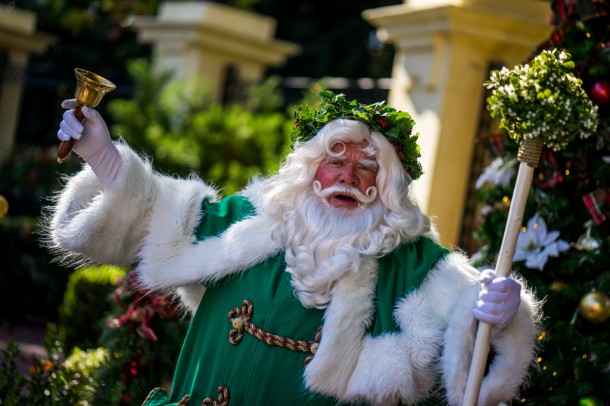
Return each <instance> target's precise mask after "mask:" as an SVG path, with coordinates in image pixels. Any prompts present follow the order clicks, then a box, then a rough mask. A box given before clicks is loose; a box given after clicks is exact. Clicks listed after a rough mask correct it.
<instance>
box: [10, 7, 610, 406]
mask: <svg viewBox="0 0 610 406" xmlns="http://www.w3.org/2000/svg"><path fill="white" fill-rule="evenodd" d="M609 13H610V5H609V2H608V1H594V0H588V1H584V0H583V1H579V0H561V1H559V0H514V1H511V2H500V1H492V0H452V1H450V0H410V1H409V0H406V1H404V2H403V1H396V0H394V1H390V0H386V1H383V0H376V1H373V0H358V1H347V0H336V1H333V2H330V1H321V0H310V1H305V0H292V1H281V0H235V1H187V2H185V1H171V0H167V1H158V0H152V1H143V0H121V1H106V0H99V1H86V0H75V1H69V2H68V1H63V0H19V1H6V0H0V235H1V236H2V237H1V239H0V241H1V242H0V323H2V325H1V326H0V328H1V330H0V332H1V334H2V336H0V347H1V348H2V359H1V360H2V363H1V364H0V399H3V400H4V402H5V403H4V404H19V405H21V404H36V405H39V404H76V403H78V402H81V403H80V404H102V405H106V404H132V403H134V402H135V403H141V401H142V400H143V396H145V395H146V393H147V392H148V391H149V390H150V389H151V388H153V387H155V386H160V385H164V386H169V382H171V374H172V372H173V365H174V362H175V357H176V356H177V353H178V351H179V348H180V343H181V340H182V337H183V334H184V331H185V329H186V325H187V321H186V320H185V319H184V318H183V317H182V316H180V315H179V312H178V311H177V310H176V306H175V303H173V302H172V301H171V299H169V298H165V297H158V296H154V295H152V294H147V292H141V291H139V290H138V289H137V287H135V286H134V281H133V280H132V279H131V278H130V275H131V274H130V273H129V269H120V268H116V267H110V266H88V267H81V268H78V269H76V270H75V269H70V268H66V267H61V266H59V265H58V264H57V263H55V262H53V260H52V259H53V258H52V254H51V253H49V252H48V251H47V250H46V249H44V248H42V247H41V241H40V239H41V232H40V230H41V224H42V218H43V207H44V206H45V205H48V204H49V202H50V199H51V198H52V196H53V194H54V192H55V191H57V190H58V189H59V188H60V185H61V183H62V178H63V177H64V176H68V175H70V174H72V173H74V172H75V171H77V170H78V169H79V168H80V167H81V164H82V163H81V161H80V159H79V158H78V157H77V156H76V155H74V154H72V155H71V156H70V157H69V158H68V159H66V160H65V161H64V162H63V163H61V164H59V163H57V161H56V157H57V146H58V141H57V138H56V132H57V129H58V126H59V122H60V121H61V114H62V112H63V110H62V109H61V106H60V104H61V101H62V100H64V99H67V98H73V97H74V91H75V88H76V78H75V76H74V68H84V69H87V70H90V71H93V72H95V73H97V74H99V75H102V76H103V77H105V78H107V79H108V80H111V81H112V82H113V83H114V84H116V90H114V91H112V92H110V93H108V94H107V95H106V96H105V97H104V99H103V100H102V102H101V103H100V105H99V106H98V107H97V108H98V110H100V112H101V113H102V114H103V116H104V118H105V119H106V121H107V123H108V125H109V127H110V128H111V134H112V136H113V137H114V138H116V139H118V138H123V139H125V140H126V141H127V142H128V143H129V144H130V145H132V146H133V147H134V149H136V150H138V151H141V152H143V153H145V154H147V155H149V156H150V157H152V158H153V160H154V165H155V167H156V168H157V169H158V170H160V171H162V172H164V173H168V174H171V175H177V176H186V175H188V174H190V173H192V172H195V173H197V174H198V175H199V176H201V177H202V178H203V179H206V180H209V181H212V182H214V183H215V184H217V185H218V186H219V187H221V188H222V190H223V191H224V193H225V194H230V193H233V192H236V191H238V190H239V189H240V188H241V187H243V186H244V185H245V183H246V182H247V181H248V179H249V178H250V177H251V176H253V175H255V174H259V173H262V174H266V173H270V172H273V171H275V170H276V169H277V168H278V165H279V163H280V162H281V159H282V157H283V156H284V155H285V154H286V152H287V151H288V148H289V145H288V139H289V134H290V130H291V128H292V126H293V111H294V107H295V106H296V105H297V104H300V103H309V104H312V105H317V103H318V102H319V98H318V96H317V94H318V92H319V91H320V90H322V89H331V90H333V91H335V92H338V93H345V94H346V95H347V96H348V98H356V99H358V100H359V101H361V102H363V103H373V102H376V101H379V100H387V101H388V102H389V104H390V105H392V106H393V107H396V108H398V109H401V110H406V111H409V112H410V113H411V114H412V115H413V117H414V119H415V121H416V123H417V125H416V129H417V131H418V132H419V133H420V138H419V144H420V146H421V153H422V164H423V168H424V172H425V174H424V175H423V176H422V178H421V179H420V180H418V181H417V182H416V183H415V185H414V193H415V195H416V197H417V200H418V201H419V203H420V205H421V206H422V208H423V210H424V211H425V212H426V213H428V214H429V215H432V216H433V217H434V218H435V221H436V223H437V226H438V228H439V231H440V233H441V237H442V242H443V244H444V245H447V246H451V247H460V248H461V249H463V250H465V251H466V252H467V253H468V254H470V255H472V256H474V258H475V259H476V260H477V261H478V263H479V264H490V263H493V261H494V259H495V256H496V254H497V251H498V249H499V246H500V242H501V239H502V233H503V228H504V224H505V220H506V214H507V211H508V207H509V205H510V198H511V190H512V185H513V184H514V177H515V171H514V167H513V170H512V171H511V164H510V162H513V161H514V159H515V156H516V146H515V145H514V142H512V141H511V140H509V139H507V137H506V135H505V134H504V133H503V132H502V131H500V130H498V123H497V121H496V120H494V119H492V118H491V117H490V115H489V112H488V111H487V107H486V98H487V97H488V96H489V94H488V93H487V91H486V89H485V87H484V86H483V83H484V82H485V81H486V80H487V79H488V78H489V75H490V72H491V71H493V70H495V69H500V68H501V67H503V66H506V67H509V68H510V67H513V66H515V65H516V64H520V63H527V62H528V61H530V60H531V59H532V58H533V57H535V56H536V55H537V54H539V53H540V52H541V51H542V50H545V49H554V48H561V49H566V50H568V51H569V52H570V53H571V54H572V56H573V58H574V60H575V62H576V68H575V70H574V72H575V74H576V75H577V76H578V77H579V78H580V79H581V80H582V81H583V88H584V89H585V91H586V92H587V94H588V95H589V96H590V98H591V100H592V101H593V102H594V103H595V104H596V105H597V106H598V107H599V109H600V113H601V117H602V120H601V123H600V126H599V128H598V135H597V136H596V137H591V138H589V139H587V140H579V141H577V142H575V143H574V144H573V145H571V146H570V147H568V149H567V150H566V151H562V152H553V151H545V152H544V153H543V157H542V160H541V164H540V167H539V168H538V170H537V174H536V179H535V182H534V186H533V190H532V192H531V194H530V199H529V201H528V206H527V209H526V217H525V219H526V221H527V220H529V219H531V218H536V219H537V220H536V221H537V222H536V223H535V224H533V225H532V227H530V228H529V233H528V229H527V227H526V224H524V230H523V231H524V233H523V234H524V235H527V236H529V237H531V234H532V233H533V230H542V229H544V234H540V232H537V234H536V235H534V237H533V239H532V240H531V241H533V243H531V244H530V245H529V246H528V248H527V252H525V253H524V254H523V255H524V256H525V258H533V257H534V256H536V258H538V260H537V261H536V264H537V266H536V267H531V266H528V265H527V264H528V263H530V262H528V261H526V260H523V261H515V264H514V267H515V270H516V271H518V272H520V273H521V274H522V275H523V276H524V277H525V278H526V279H527V280H528V281H530V284H531V285H532V287H533V288H534V289H536V291H537V293H538V295H539V297H540V298H544V299H545V300H546V303H545V320H544V327H545V328H544V331H543V333H542V334H541V336H540V337H538V341H539V343H540V348H541V353H540V358H539V359H538V360H537V361H536V366H535V368H533V369H532V378H531V380H530V382H528V384H527V385H526V386H525V387H524V388H523V392H522V394H521V396H520V398H519V399H516V400H515V404H531V405H534V404H536V405H541V404H553V405H556V404H561V405H574V404H579V405H593V406H598V405H608V404H610V403H609V400H608V399H610V345H608V343H609V342H610V337H609V336H608V335H609V334H608V333H609V328H608V327H609V324H610V322H609V321H608V318H610V299H609V298H608V293H609V292H610V259H608V257H609V256H608V255H607V253H608V252H609V250H608V247H609V245H610V240H609V236H610V228H609V226H608V222H606V216H607V215H610V193H609V192H608V191H609V190H610V185H609V183H610V169H609V167H610V147H609V142H610V136H609V130H608V111H609V108H610V107H609V106H610V75H609V71H610V37H609V26H610V19H609ZM593 138H594V139H593ZM497 159H500V161H501V162H503V163H504V164H503V165H502V166H501V167H498V165H497V164H496V165H495V166H494V165H493V163H494V162H496V163H497V162H498V161H497ZM536 214H537V215H538V216H537V217H535V215H536ZM547 231H548V232H547ZM558 241H563V242H565V243H566V244H567V246H568V247H569V248H566V249H563V250H561V251H560V252H559V251H558V252H553V251H552V249H551V250H550V251H549V247H555V246H553V245H552V244H554V243H557V242H558ZM562 246H563V245H562ZM540 264H542V268H541V269H540V266H539V265H540ZM13 342H17V343H20V345H19V348H17V347H15V346H13V344H12V343H13ZM66 382H68V384H66ZM11 402H12V403H11ZM53 402H55V403H53ZM82 402H84V403H82Z"/></svg>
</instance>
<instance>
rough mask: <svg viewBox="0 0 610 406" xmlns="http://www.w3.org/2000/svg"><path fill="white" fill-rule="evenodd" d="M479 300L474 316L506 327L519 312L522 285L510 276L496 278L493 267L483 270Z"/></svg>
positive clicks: (494, 324) (473, 311)
mask: <svg viewBox="0 0 610 406" xmlns="http://www.w3.org/2000/svg"><path fill="white" fill-rule="evenodd" d="M479 281H480V282H481V284H482V289H481V292H479V300H478V301H477V303H476V304H475V306H474V309H473V310H472V314H473V316H474V317H475V318H476V319H477V320H480V321H484V322H486V323H489V324H491V325H493V326H496V327H499V328H500V329H502V328H504V327H506V326H507V325H508V324H509V323H510V322H511V321H512V320H513V318H514V317H515V315H516V314H517V310H518V309H519V304H520V303H521V285H520V284H519V283H518V282H516V281H515V280H514V279H511V278H509V277H500V278H496V273H495V272H494V270H493V269H486V270H484V271H483V272H481V276H480V278H479Z"/></svg>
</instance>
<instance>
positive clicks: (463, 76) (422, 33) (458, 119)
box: [363, 0, 552, 245]
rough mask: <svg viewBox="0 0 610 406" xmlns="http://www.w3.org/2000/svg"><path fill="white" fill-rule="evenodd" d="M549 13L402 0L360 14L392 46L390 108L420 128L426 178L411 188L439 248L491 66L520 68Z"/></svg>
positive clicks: (457, 212) (458, 195)
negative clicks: (436, 234) (431, 223)
mask: <svg viewBox="0 0 610 406" xmlns="http://www.w3.org/2000/svg"><path fill="white" fill-rule="evenodd" d="M550 15H551V10H550V6H549V3H548V2H540V1H535V0H511V1H506V2H504V1H496V0H407V1H405V4H401V5H396V6H389V7H382V8H377V9H371V10H366V11H364V13H363V17H364V18H365V19H366V20H367V21H369V22H370V23H371V24H373V25H374V26H376V27H377V28H378V31H377V32H378V35H379V37H380V38H381V39H383V40H385V41H387V42H389V43H391V44H393V45H394V47H395V51H396V52H395V60H394V66H393V72H392V87H391V89H390V93H389V97H388V99H389V100H388V103H389V104H390V105H391V106H393V107H395V108H397V109H400V110H405V111H408V112H410V113H411V114H412V115H413V118H414V119H415V121H416V123H417V126H416V129H417V130H418V131H419V133H420V137H419V144H420V146H421V151H422V165H423V167H424V171H425V174H424V175H423V176H422V177H421V178H420V179H419V180H418V181H417V182H415V186H414V190H415V194H416V197H417V200H418V201H419V203H420V205H421V207H422V209H423V210H424V212H426V213H427V214H428V215H431V216H434V217H436V224H437V226H438V228H439V231H440V234H441V238H442V242H443V244H449V245H451V244H456V243H458V238H459V232H460V227H461V220H462V219H461V217H462V214H463V210H464V202H465V198H466V191H467V183H468V176H469V171H470V162H471V158H472V151H473V147H474V143H475V137H476V136H477V134H476V129H477V122H478V120H479V118H480V112H481V111H482V109H484V108H485V106H484V105H482V102H483V95H484V91H485V89H484V87H483V82H484V81H485V80H487V79H488V77H489V76H488V75H489V72H488V66H489V64H490V63H491V62H492V61H500V62H502V63H504V65H506V66H509V67H511V66H514V65H516V64H519V63H521V62H522V61H523V60H524V59H525V57H526V56H527V55H528V53H529V52H531V51H532V50H533V49H534V47H535V46H536V45H537V44H538V43H540V42H541V41H542V40H544V39H545V38H547V37H548V35H549V34H550V32H551V29H552V27H551V26H550V25H549V16H550Z"/></svg>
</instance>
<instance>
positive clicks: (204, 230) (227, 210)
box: [195, 195, 254, 241]
mask: <svg viewBox="0 0 610 406" xmlns="http://www.w3.org/2000/svg"><path fill="white" fill-rule="evenodd" d="M201 213H202V216H201V221H200V222H199V224H198V225H197V227H196V228H195V236H196V237H197V241H201V240H203V239H204V238H206V237H209V236H217V235H219V234H222V232H223V231H225V230H226V229H227V228H229V226H231V224H233V223H236V222H238V221H240V220H243V219H244V218H246V217H248V216H250V215H252V214H253V213H254V207H253V206H252V204H251V203H250V202H249V201H248V199H246V198H245V197H243V196H239V195H234V196H229V197H225V198H224V199H222V200H220V201H218V202H210V201H208V200H204V201H203V202H202V203H201Z"/></svg>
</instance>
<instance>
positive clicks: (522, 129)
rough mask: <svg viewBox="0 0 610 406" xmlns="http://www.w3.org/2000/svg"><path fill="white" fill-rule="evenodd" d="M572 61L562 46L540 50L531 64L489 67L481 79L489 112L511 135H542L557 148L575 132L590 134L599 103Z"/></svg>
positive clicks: (540, 136) (594, 126)
mask: <svg viewBox="0 0 610 406" xmlns="http://www.w3.org/2000/svg"><path fill="white" fill-rule="evenodd" d="M573 68H574V62H573V61H572V60H571V55H570V54H569V53H568V52H566V51H563V50H562V51H558V50H556V49H554V50H552V51H543V52H541V53H540V54H539V55H538V56H536V58H534V59H533V60H532V61H531V64H529V65H528V64H525V65H518V66H515V67H514V68H513V69H510V70H509V69H507V68H506V67H504V68H502V69H501V70H499V71H497V70H496V71H493V72H492V73H491V75H490V80H488V81H486V82H485V83H484V85H485V86H486V87H487V88H488V89H493V92H492V94H491V96H490V97H488V98H487V109H488V110H489V111H490V113H491V116H492V117H498V116H500V117H501V121H500V128H503V129H505V130H507V131H508V134H509V136H510V137H511V138H513V139H514V140H515V141H517V142H519V141H520V140H521V138H522V137H527V138H531V139H540V140H542V141H543V143H544V144H545V145H546V146H547V147H549V148H552V149H553V150H555V151H558V150H561V149H563V148H565V146H566V145H567V144H568V143H569V142H570V141H572V140H574V139H575V138H576V137H577V136H579V137H580V138H583V139H584V138H588V137H589V136H591V135H592V134H593V133H594V132H595V129H596V128H597V122H598V117H599V114H598V111H597V110H598V107H597V106H596V105H594V104H593V103H592V102H591V100H590V99H589V97H588V96H587V94H586V92H585V91H584V90H583V89H582V87H581V85H582V81H581V80H580V79H579V78H577V77H576V76H574V74H572V72H571V70H572V69H573Z"/></svg>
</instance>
